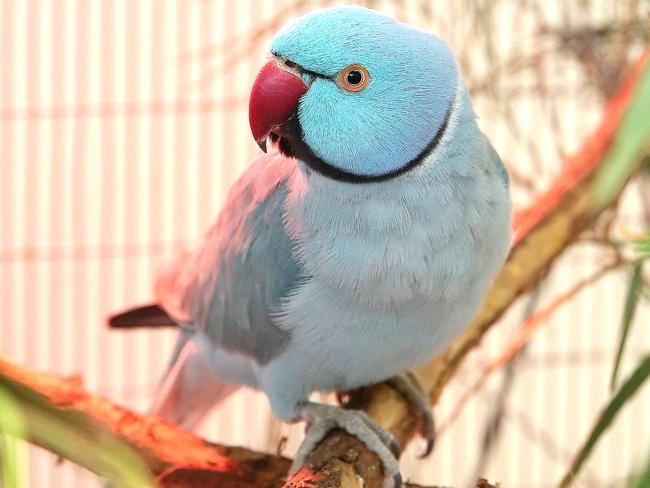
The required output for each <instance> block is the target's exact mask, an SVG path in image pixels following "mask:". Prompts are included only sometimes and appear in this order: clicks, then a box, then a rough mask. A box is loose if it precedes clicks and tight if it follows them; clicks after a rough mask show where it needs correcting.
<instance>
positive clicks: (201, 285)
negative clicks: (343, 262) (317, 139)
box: [156, 154, 302, 364]
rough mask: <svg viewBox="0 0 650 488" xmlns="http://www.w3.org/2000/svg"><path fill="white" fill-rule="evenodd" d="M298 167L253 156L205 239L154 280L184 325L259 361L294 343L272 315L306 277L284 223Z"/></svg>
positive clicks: (165, 305) (169, 310) (160, 296)
mask: <svg viewBox="0 0 650 488" xmlns="http://www.w3.org/2000/svg"><path fill="white" fill-rule="evenodd" d="M295 169H296V166H295V161H291V160H288V159H286V158H284V157H282V156H279V155H277V154H272V155H264V156H261V157H260V158H258V159H257V160H255V161H254V162H253V163H252V164H251V166H250V167H249V168H248V169H247V171H246V172H245V173H244V174H243V175H242V177H241V178H240V179H239V180H238V182H237V183H235V185H234V186H233V187H232V189H231V190H230V192H229V194H228V197H227V200H226V202H225V204H224V207H223V209H222V211H221V213H220V215H219V218H218V220H217V222H216V223H215V225H214V226H213V227H212V229H210V231H209V232H208V234H207V236H206V238H205V241H204V243H203V245H202V246H201V247H200V248H199V249H198V250H197V251H195V252H193V253H189V254H186V255H184V256H182V257H181V258H180V259H179V260H178V261H176V262H175V263H174V264H172V265H171V266H170V267H168V268H167V269H166V270H165V271H164V272H163V273H162V275H161V277H160V279H159V281H158V283H157V286H156V293H157V296H158V301H159V303H160V304H161V306H162V308H163V309H164V310H165V312H167V313H168V314H169V315H170V316H171V317H172V318H174V320H176V321H177V322H178V323H179V324H180V325H181V326H183V327H185V328H189V329H194V330H201V331H204V332H205V333H206V335H207V336H208V337H209V338H210V339H211V341H212V342H213V343H214V344H215V345H217V346H219V347H220V348H223V349H225V350H228V351H231V352H237V353H243V354H245V355H247V356H249V357H252V358H254V359H255V360H256V361H257V363H258V364H266V363H268V362H269V361H270V360H271V359H272V358H274V357H275V356H277V355H278V354H279V353H280V352H281V351H282V350H283V349H284V347H285V346H286V344H287V343H288V341H289V336H290V332H289V331H287V330H282V329H281V328H279V327H278V326H277V325H276V324H275V322H274V314H275V313H277V312H278V311H279V308H280V306H281V302H282V300H283V299H284V298H285V297H287V295H288V294H289V293H290V292H291V290H292V289H293V288H295V287H296V286H297V285H298V284H299V283H300V281H301V279H302V276H301V270H300V267H299V266H298V263H297V261H296V259H295V258H294V255H293V244H294V243H293V241H292V239H291V238H290V237H289V235H288V234H287V232H286V230H285V227H284V208H285V199H286V197H287V194H288V182H287V180H288V178H289V177H290V175H291V173H292V172H293V171H295Z"/></svg>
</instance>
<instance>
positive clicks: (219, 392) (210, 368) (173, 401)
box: [150, 331, 239, 430]
mask: <svg viewBox="0 0 650 488" xmlns="http://www.w3.org/2000/svg"><path fill="white" fill-rule="evenodd" d="M213 347H214V346H213V345H212V344H211V343H210V340H209V339H208V338H207V337H206V336H205V335H204V334H201V333H198V334H197V333H194V332H189V331H182V332H181V336H180V337H179V340H178V344H177V346H176V351H175V352H174V358H173V362H172V364H171V365H170V368H169V370H168V371H167V374H166V375H165V377H164V378H163V380H162V382H161V383H160V385H159V386H158V389H157V391H156V394H155V399H154V403H153V405H152V407H151V410H150V414H151V415H155V416H156V417H160V418H163V419H165V420H168V421H170V422H174V423H176V424H178V425H180V426H182V427H184V428H186V429H188V430H194V429H195V428H196V427H197V426H198V425H199V424H200V423H201V421H202V420H203V419H204V418H205V416H206V415H207V414H208V413H209V412H210V410H211V409H212V408H213V407H215V406H216V405H218V404H219V403H220V402H222V401H223V400H225V399H226V398H227V397H228V396H229V395H230V394H232V393H233V392H235V391H236V390H237V389H238V388H239V385H236V384H233V383H228V382H226V381H224V380H222V379H220V378H219V377H218V376H217V375H216V372H215V371H214V365H213V364H212V363H211V361H210V357H211V351H212V348H213Z"/></svg>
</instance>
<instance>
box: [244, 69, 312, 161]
mask: <svg viewBox="0 0 650 488" xmlns="http://www.w3.org/2000/svg"><path fill="white" fill-rule="evenodd" d="M306 92H307V86H306V85H305V83H304V82H303V81H302V78H300V76H299V75H298V74H296V73H292V72H290V71H287V70H286V69H283V68H281V67H280V66H279V65H278V63H277V62H276V61H275V59H272V60H271V61H269V62H268V63H266V64H265V65H264V67H262V69H261V71H260V73H259V74H258V75H257V78H256V79H255V83H253V88H252V90H251V97H250V102H249V104H248V120H249V122H250V125H251V131H252V132H253V137H254V138H255V141H256V142H257V145H258V146H260V148H261V149H262V151H264V152H266V139H267V137H268V136H269V134H270V133H271V132H272V131H274V130H279V128H280V126H281V125H282V124H284V123H285V122H286V121H288V120H289V119H290V118H291V117H292V116H293V115H294V114H295V112H296V108H297V107H298V101H299V100H300V97H302V96H303V95H304V94H305V93H306Z"/></svg>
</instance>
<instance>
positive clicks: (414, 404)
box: [386, 371, 436, 458]
mask: <svg viewBox="0 0 650 488" xmlns="http://www.w3.org/2000/svg"><path fill="white" fill-rule="evenodd" d="M386 383H388V384H389V385H390V386H392V387H393V388H395V389H396V390H397V391H398V392H399V393H401V394H402V395H403V396H404V398H405V399H406V401H407V402H408V403H409V405H410V406H411V409H413V410H414V411H415V413H416V414H417V415H418V416H419V417H420V434H421V435H422V437H424V439H425V440H426V441H427V446H426V448H425V450H424V453H423V454H422V455H421V456H420V458H425V457H427V456H428V455H429V454H430V453H431V451H432V450H433V445H434V443H435V440H436V423H435V421H434V419H433V411H432V409H431V404H430V400H429V397H428V395H427V394H426V392H425V391H424V388H423V387H422V385H421V384H420V381H419V380H418V379H417V377H416V376H415V374H413V373H411V372H410V371H406V372H404V373H401V374H398V375H396V376H393V377H392V378H389V379H388V380H386Z"/></svg>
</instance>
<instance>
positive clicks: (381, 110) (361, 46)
mask: <svg viewBox="0 0 650 488" xmlns="http://www.w3.org/2000/svg"><path fill="white" fill-rule="evenodd" d="M271 49H272V52H274V53H276V54H278V55H279V56H281V57H284V58H287V59H290V60H291V61H293V62H295V63H297V64H299V65H300V66H302V67H303V68H305V69H306V70H310V71H313V72H315V73H319V74H323V75H325V76H328V77H332V76H335V75H336V73H338V72H339V71H341V70H342V69H343V68H344V67H346V66H348V65H351V64H361V65H363V66H365V67H366V68H367V69H368V71H369V72H370V77H371V79H370V83H369V85H368V87H367V88H366V89H365V90H363V91H362V92H359V93H347V92H345V91H342V90H341V89H339V87H337V86H336V84H334V83H332V82H331V81H330V80H328V79H323V78H316V79H314V80H313V83H312V84H311V86H310V87H309V91H308V92H307V93H306V94H305V96H304V97H303V98H302V100H301V102H300V108H299V117H300V122H301V125H302V127H303V130H304V137H305V142H306V143H307V144H309V145H310V146H311V147H312V148H313V149H314V151H315V152H316V154H317V155H318V156H320V157H321V158H323V159H324V160H326V161H327V162H328V163H330V164H332V165H334V166H336V167H338V168H340V169H343V170H346V171H350V172H354V173H357V174H368V175H373V174H381V173H384V172H386V171H390V170H395V169H397V168H399V167H400V166H402V165H403V164H404V163H405V161H409V160H411V159H413V158H415V157H416V156H418V155H419V154H420V153H421V152H422V150H423V149H424V148H425V147H426V146H427V144H428V143H429V141H430V140H431V139H432V138H433V137H434V135H435V134H436V133H437V132H438V130H439V129H440V127H441V126H442V124H443V122H444V119H445V116H446V114H447V111H448V109H449V105H450V104H451V103H452V101H453V99H454V96H455V91H456V78H457V76H458V74H457V68H456V64H455V62H454V59H453V55H452V54H451V52H450V50H449V48H448V47H447V45H446V44H445V43H444V42H443V41H442V40H440V39H438V38H437V37H434V36H432V35H430V34H428V33H426V32H423V31H421V30H418V29H415V28H413V27H410V26H407V25H405V24H401V23H398V22H395V20H394V19H392V18H390V17H388V16H385V15H380V14H378V13H377V12H375V11H373V10H368V9H364V8H359V7H356V8H355V7H339V8H332V9H329V10H326V11H323V12H318V13H316V14H312V15H307V16H305V17H302V18H300V19H298V20H297V21H296V22H295V23H294V24H291V25H289V26H287V27H286V28H285V29H283V30H282V31H281V32H280V33H278V35H277V36H276V37H275V38H274V39H273V43H272V46H271Z"/></svg>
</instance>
